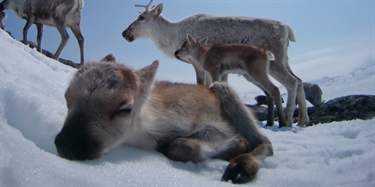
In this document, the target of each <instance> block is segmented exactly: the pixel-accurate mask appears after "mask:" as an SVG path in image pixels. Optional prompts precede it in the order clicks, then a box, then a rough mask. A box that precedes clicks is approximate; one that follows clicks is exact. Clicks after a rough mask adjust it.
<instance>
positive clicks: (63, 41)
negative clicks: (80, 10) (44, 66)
mask: <svg viewBox="0 0 375 187" xmlns="http://www.w3.org/2000/svg"><path fill="white" fill-rule="evenodd" d="M55 25H56V28H57V30H58V31H59V33H60V35H61V43H60V45H59V48H57V50H56V52H55V54H54V55H53V58H54V59H56V60H58V59H59V56H60V54H61V52H62V50H63V49H64V47H65V45H66V43H67V42H68V40H69V35H68V32H67V31H66V28H65V27H64V26H63V24H59V23H56V22H55Z"/></svg>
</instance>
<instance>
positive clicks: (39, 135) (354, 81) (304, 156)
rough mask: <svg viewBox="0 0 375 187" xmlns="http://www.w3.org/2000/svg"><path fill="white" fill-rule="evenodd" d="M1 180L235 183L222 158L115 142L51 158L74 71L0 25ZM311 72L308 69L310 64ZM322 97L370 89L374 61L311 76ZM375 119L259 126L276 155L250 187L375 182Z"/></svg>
mask: <svg viewBox="0 0 375 187" xmlns="http://www.w3.org/2000/svg"><path fill="white" fill-rule="evenodd" d="M0 42H1V43H0V66H1V69H0V78H1V80H0V86H1V92H0V93H1V95H0V96H1V97H0V110H1V114H0V123H1V125H0V150H1V152H0V156H1V157H0V161H1V162H0V167H1V170H0V174H1V175H0V181H1V182H0V185H1V186H43V185H44V186H233V184H231V183H230V182H221V181H220V178H221V175H222V173H223V171H224V169H225V167H226V165H227V162H225V161H221V160H207V161H204V162H202V163H198V164H193V163H191V162H189V163H181V162H174V161H171V160H169V159H167V158H166V157H165V156H163V155H162V154H160V153H158V152H156V151H147V150H140V149H137V148H132V147H127V146H120V147H118V148H115V149H114V150H112V151H110V152H109V153H107V154H106V155H104V156H103V157H101V158H100V159H97V160H93V161H84V162H78V161H69V160H66V159H62V158H60V157H59V156H57V152H56V150H55V146H54V138H55V136H56V134H57V133H58V132H59V131H60V129H61V127H62V124H63V122H64V118H65V115H66V111H67V109H66V106H65V99H64V92H65V89H66V88H67V85H68V83H69V80H70V79H71V77H72V75H73V73H74V72H75V71H76V70H75V69H72V68H70V67H67V66H64V65H62V64H60V63H57V62H56V61H54V60H51V59H48V58H46V57H44V56H43V55H41V54H39V53H38V52H37V51H35V50H32V49H29V48H28V47H27V46H25V45H23V44H21V43H19V42H18V41H15V40H13V39H11V38H10V37H9V36H8V35H7V34H6V33H5V32H3V31H2V30H0ZM310 71H311V70H310ZM315 82H316V83H319V84H320V85H321V87H322V89H323V92H324V94H326V95H325V96H326V97H325V99H330V98H332V97H337V96H343V95H346V94H351V93H356V94H361V93H362V94H374V92H375V91H374V83H375V81H374V61H369V62H365V63H363V64H360V65H359V66H358V68H357V69H354V70H353V71H352V72H351V73H349V74H346V75H343V76H338V77H333V78H331V77H326V78H322V79H319V80H316V81H315ZM374 124H375V119H372V120H367V121H363V120H354V121H346V122H335V123H330V124H320V125H316V126H312V127H307V128H298V127H292V128H283V129H278V128H277V127H273V128H268V129H263V128H262V129H261V130H262V131H263V132H264V133H265V134H266V135H267V136H268V137H269V138H270V139H271V141H272V143H273V146H274V156H273V157H269V158H267V159H266V161H265V162H264V165H263V167H262V168H261V169H260V170H259V173H258V177H257V179H256V180H255V181H253V182H251V183H249V184H246V185H248V186H250V185H251V186H375V159H374V158H375V129H374Z"/></svg>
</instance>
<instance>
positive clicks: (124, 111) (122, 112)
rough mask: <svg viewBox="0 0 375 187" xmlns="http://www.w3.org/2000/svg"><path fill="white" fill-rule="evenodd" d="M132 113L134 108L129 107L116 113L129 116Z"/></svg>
mask: <svg viewBox="0 0 375 187" xmlns="http://www.w3.org/2000/svg"><path fill="white" fill-rule="evenodd" d="M131 111H132V106H128V107H125V108H120V109H118V110H116V113H118V114H129V113H130V112H131Z"/></svg>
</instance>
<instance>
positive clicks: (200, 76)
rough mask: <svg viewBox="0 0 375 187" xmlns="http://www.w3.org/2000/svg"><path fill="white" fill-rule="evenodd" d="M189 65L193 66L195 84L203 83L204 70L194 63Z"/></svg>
mask: <svg viewBox="0 0 375 187" xmlns="http://www.w3.org/2000/svg"><path fill="white" fill-rule="evenodd" d="M191 65H193V67H194V71H195V76H196V77H197V84H198V85H205V71H204V70H200V69H199V68H198V66H196V65H195V64H194V63H191Z"/></svg>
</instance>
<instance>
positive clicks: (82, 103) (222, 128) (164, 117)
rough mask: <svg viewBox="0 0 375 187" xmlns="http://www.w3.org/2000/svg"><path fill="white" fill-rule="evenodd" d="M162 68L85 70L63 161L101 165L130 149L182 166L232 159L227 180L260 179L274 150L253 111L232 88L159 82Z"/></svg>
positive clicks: (59, 144)
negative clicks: (107, 156)
mask: <svg viewBox="0 0 375 187" xmlns="http://www.w3.org/2000/svg"><path fill="white" fill-rule="evenodd" d="M158 64H159V63H158V61H155V62H154V63H153V64H151V65H150V66H147V67H145V68H143V69H141V70H138V71H133V70H131V69H130V68H128V67H127V66H125V65H123V64H119V63H117V62H116V60H115V58H114V57H113V56H112V55H108V56H107V57H105V58H104V59H103V60H102V62H96V63H87V64H85V65H84V66H82V67H81V68H80V69H79V70H78V71H77V73H76V74H75V75H74V77H73V80H72V81H71V83H70V85H69V87H68V89H67V90H66V93H65V98H66V102H67V107H68V114H67V117H66V120H65V123H64V126H63V128H62V130H61V132H60V133H59V134H58V135H57V136H56V139H55V145H56V149H57V151H58V154H59V155H60V156H61V157H63V158H67V159H70V160H87V159H96V158H99V157H100V156H101V155H102V154H104V153H105V152H107V151H109V150H110V149H111V148H113V147H115V146H117V145H119V144H127V145H130V146H135V147H141V148H146V149H154V150H157V151H159V152H161V153H163V154H165V155H166V156H167V157H168V158H170V159H172V160H175V161H182V162H187V161H192V162H200V161H202V160H205V159H208V158H221V159H226V160H230V163H229V165H228V167H227V168H226V170H225V172H224V174H223V177H222V180H225V181H228V180H232V182H233V183H245V182H248V181H250V180H252V179H253V178H254V177H255V175H256V173H257V171H258V169H259V162H261V161H263V160H264V159H265V158H266V157H267V156H271V155H272V154H273V151H272V145H271V142H270V141H269V139H268V138H267V137H266V136H264V135H263V134H261V133H260V132H259V130H258V127H257V124H256V122H255V120H254V117H253V114H252V113H251V111H250V110H249V109H247V108H246V106H245V105H244V104H242V102H241V101H240V99H239V97H238V96H237V95H236V94H235V93H234V91H233V90H232V89H231V88H230V87H229V86H228V85H227V84H225V83H214V84H213V86H212V87H211V88H210V89H209V88H206V87H204V86H199V85H187V84H177V83H169V82H155V83H154V77H155V74H156V70H157V68H158Z"/></svg>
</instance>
